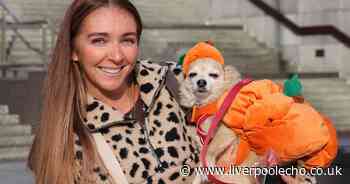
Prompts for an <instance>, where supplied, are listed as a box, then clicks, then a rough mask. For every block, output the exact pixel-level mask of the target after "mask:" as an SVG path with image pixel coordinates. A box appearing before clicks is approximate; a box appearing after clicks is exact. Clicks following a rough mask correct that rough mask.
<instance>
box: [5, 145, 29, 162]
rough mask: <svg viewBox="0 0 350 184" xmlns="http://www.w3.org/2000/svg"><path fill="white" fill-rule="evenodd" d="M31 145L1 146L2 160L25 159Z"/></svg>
mask: <svg viewBox="0 0 350 184" xmlns="http://www.w3.org/2000/svg"><path fill="white" fill-rule="evenodd" d="M29 151H30V147H29V146H24V147H9V148H0V160H1V161H14V160H25V159H27V157H28V155H29Z"/></svg>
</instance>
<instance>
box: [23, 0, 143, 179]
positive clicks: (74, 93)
mask: <svg viewBox="0 0 350 184" xmlns="http://www.w3.org/2000/svg"><path fill="white" fill-rule="evenodd" d="M110 5H112V6H117V7H119V8H122V9H125V10H126V11H128V12H129V13H130V14H131V15H132V16H133V17H134V19H135V22H136V25H137V34H138V39H140V36H141V32H142V22H141V18H140V15H139V13H138V11H137V10H136V8H135V7H134V6H133V5H132V4H131V3H130V2H129V1H128V0H75V1H74V2H73V3H72V4H71V5H70V7H69V8H68V9H67V11H66V14H65V16H64V19H63V22H62V24H61V27H60V31H59V34H58V37H57V42H56V45H55V48H54V50H53V56H52V61H51V62H50V64H49V67H48V73H47V77H46V80H45V88H44V101H43V109H42V113H41V121H40V125H39V127H38V129H37V131H36V137H35V139H34V143H33V145H32V149H31V151H30V155H29V158H28V166H29V168H30V169H31V170H32V171H33V173H34V176H35V180H36V184H72V183H73V182H74V173H75V170H76V168H75V167H74V164H75V160H74V157H75V155H74V134H76V135H77V136H78V137H79V140H80V142H81V144H82V147H83V155H84V156H83V158H82V159H83V160H82V166H83V169H82V170H81V171H82V173H81V177H80V178H81V179H83V178H88V177H89V175H90V174H89V173H90V172H91V171H92V168H93V166H95V164H96V161H97V157H96V153H95V151H94V150H95V149H94V145H93V142H92V139H91V137H90V136H89V132H88V130H87V129H86V127H85V126H84V124H83V119H84V117H85V114H86V110H85V106H86V98H87V97H86V87H85V85H84V80H83V77H82V75H83V72H82V71H81V68H80V67H79V64H77V63H75V62H73V61H71V55H72V50H73V40H74V38H75V37H76V35H77V34H78V32H79V29H80V26H81V24H82V22H83V20H84V18H85V17H87V16H88V15H89V14H90V13H91V12H93V11H94V10H96V9H98V8H100V7H106V6H110ZM84 183H85V182H84Z"/></svg>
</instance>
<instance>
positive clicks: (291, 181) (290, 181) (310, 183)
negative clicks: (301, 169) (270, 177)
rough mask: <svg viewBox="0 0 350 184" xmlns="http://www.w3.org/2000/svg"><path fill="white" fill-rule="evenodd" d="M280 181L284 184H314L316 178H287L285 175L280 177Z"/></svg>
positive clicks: (298, 176)
mask: <svg viewBox="0 0 350 184" xmlns="http://www.w3.org/2000/svg"><path fill="white" fill-rule="evenodd" d="M281 178H282V180H283V181H284V182H285V183H286V184H314V183H316V178H314V177H311V178H310V177H307V176H300V175H297V176H295V177H292V176H287V175H281Z"/></svg>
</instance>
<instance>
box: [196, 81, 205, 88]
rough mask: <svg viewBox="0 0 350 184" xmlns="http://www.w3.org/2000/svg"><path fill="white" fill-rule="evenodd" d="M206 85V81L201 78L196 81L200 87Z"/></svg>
mask: <svg viewBox="0 0 350 184" xmlns="http://www.w3.org/2000/svg"><path fill="white" fill-rule="evenodd" d="M206 85H207V81H205V80H203V79H201V80H198V81H197V86H198V87H200V88H203V87H205V86H206Z"/></svg>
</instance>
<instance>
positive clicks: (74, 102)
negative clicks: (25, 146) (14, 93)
mask: <svg viewBox="0 0 350 184" xmlns="http://www.w3.org/2000/svg"><path fill="white" fill-rule="evenodd" d="M141 32H142V23H141V18H140V16H139V14H138V12H137V10H136V9H135V7H134V6H133V5H132V4H131V3H130V2H129V1H127V0H110V1H108V0H75V1H74V2H73V3H72V5H71V6H70V7H69V8H68V10H67V12H66V15H65V17H64V20H63V24H62V26H61V30H60V32H59V35H58V39H57V44H56V47H55V50H54V54H53V59H52V62H51V63H50V64H49V69H48V76H47V79H46V89H45V98H44V106H43V112H42V117H41V123H40V127H39V129H38V132H37V134H36V138H35V141H34V144H33V147H32V150H31V153H30V157H29V166H30V168H31V169H32V170H33V173H34V176H35V179H36V183H37V184H47V183H50V184H66V183H67V184H71V183H74V182H75V183H116V182H118V181H113V178H112V177H111V174H110V173H109V172H108V171H107V167H106V163H105V162H104V161H103V158H101V156H104V155H100V154H99V153H98V151H97V148H96V147H98V146H96V145H95V140H94V138H93V135H94V134H99V135H102V137H103V139H104V141H105V143H107V144H108V146H109V148H110V150H112V153H113V155H114V157H115V158H116V159H117V162H118V163H119V164H120V167H121V168H122V171H123V174H124V176H125V177H126V179H127V181H128V182H129V183H191V180H193V177H192V176H189V177H182V176H180V173H179V171H180V168H181V167H182V166H183V165H184V164H187V165H189V166H191V167H195V166H197V164H198V162H199V161H198V157H197V155H198V154H197V148H196V147H195V145H196V144H195V142H194V141H193V139H192V138H191V133H190V131H189V130H188V128H187V126H186V125H185V118H184V112H183V111H182V110H181V109H180V106H179V104H178V103H177V102H176V101H175V99H174V97H173V95H172V93H171V91H169V90H168V88H167V87H166V84H165V76H166V74H167V73H168V72H167V70H168V67H166V66H160V65H158V64H154V63H152V62H147V61H140V62H136V58H137V55H138V51H139V40H140V36H141ZM107 164H108V163H107Z"/></svg>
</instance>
